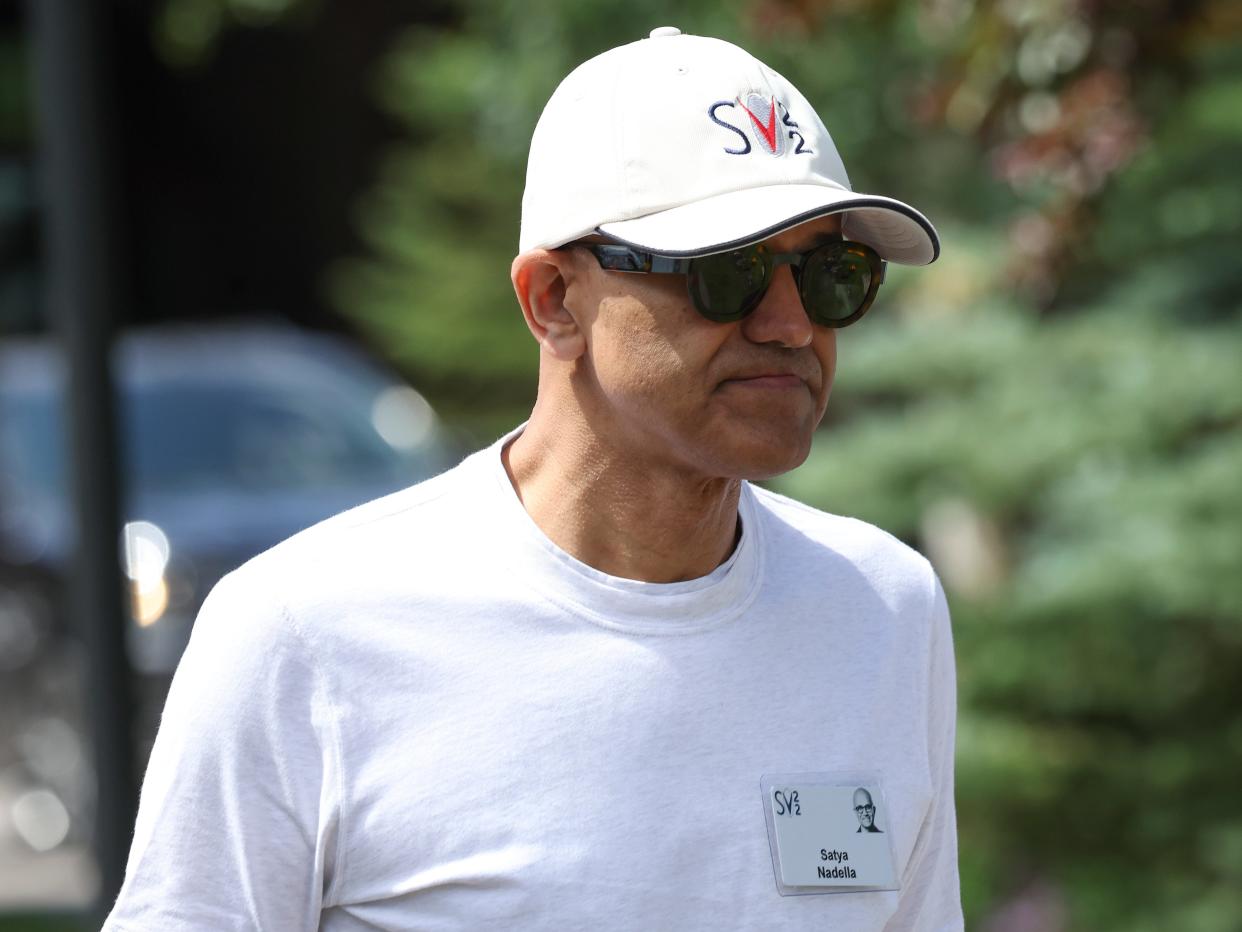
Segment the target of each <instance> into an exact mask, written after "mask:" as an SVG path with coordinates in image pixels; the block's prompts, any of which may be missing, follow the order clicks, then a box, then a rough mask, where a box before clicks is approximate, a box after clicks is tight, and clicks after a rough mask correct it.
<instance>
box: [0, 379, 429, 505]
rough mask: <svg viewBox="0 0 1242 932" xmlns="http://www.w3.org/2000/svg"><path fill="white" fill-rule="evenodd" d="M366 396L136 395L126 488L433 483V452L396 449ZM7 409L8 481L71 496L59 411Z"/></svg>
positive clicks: (0, 464)
mask: <svg viewBox="0 0 1242 932" xmlns="http://www.w3.org/2000/svg"><path fill="white" fill-rule="evenodd" d="M358 394H359V397H348V396H343V395H339V394H332V393H326V394H325V393H320V394H311V393H309V392H308V393H306V394H294V393H292V392H290V391H282V390H281V389H280V388H278V387H275V386H264V385H255V384H236V383H223V382H217V383H212V382H183V383H174V384H172V385H164V384H161V385H160V386H159V387H158V388H152V387H143V388H131V389H130V390H129V391H127V392H126V395H125V400H124V404H123V406H122V413H121V435H122V437H123V438H124V443H123V451H124V463H123V466H124V472H125V475H126V480H127V482H128V483H129V484H130V485H131V488H134V489H136V490H139V491H142V492H153V493H179V492H187V491H200V490H204V489H213V488H215V489H238V490H251V491H265V490H296V489H313V488H320V487H324V486H332V485H348V484H353V483H387V484H401V483H407V482H414V481H417V480H418V479H420V478H422V477H423V476H425V475H427V474H428V472H429V471H430V470H431V469H432V468H433V467H432V464H431V463H430V462H429V460H430V459H431V458H433V457H434V451H433V450H432V449H431V444H430V443H423V444H421V445H415V446H413V447H410V448H407V449H401V448H398V447H394V446H393V445H392V444H391V443H390V442H388V441H386V440H385V439H384V437H383V436H382V435H381V434H380V432H379V431H378V430H377V428H376V426H375V423H374V419H373V418H372V417H371V415H370V405H371V404H372V402H373V401H374V399H375V397H376V391H375V390H373V389H372V390H370V391H367V392H361V391H360V392H359V393H358ZM0 406H2V407H0V425H2V426H0V472H6V473H9V474H10V475H11V476H12V477H14V478H15V480H16V484H17V486H18V487H19V488H25V489H32V490H34V491H35V492H37V493H42V494H50V495H61V494H63V493H64V491H65V488H66V486H65V483H66V477H65V473H64V464H65V462H66V457H65V456H64V438H63V437H62V436H61V423H62V422H61V415H60V411H59V410H58V406H57V405H55V404H53V403H52V398H51V397H50V396H49V395H46V394H45V395H38V394H32V393H27V394H22V395H13V396H9V397H8V398H5V399H3V401H0Z"/></svg>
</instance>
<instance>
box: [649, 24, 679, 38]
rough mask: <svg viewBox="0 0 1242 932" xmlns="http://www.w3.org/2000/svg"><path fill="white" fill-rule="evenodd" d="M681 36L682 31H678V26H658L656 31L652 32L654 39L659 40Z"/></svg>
mask: <svg viewBox="0 0 1242 932" xmlns="http://www.w3.org/2000/svg"><path fill="white" fill-rule="evenodd" d="M679 35H681V30H680V29H678V28H677V27H676V26H657V27H656V28H655V29H653V30H651V38H652V39H659V38H662V37H664V36H679Z"/></svg>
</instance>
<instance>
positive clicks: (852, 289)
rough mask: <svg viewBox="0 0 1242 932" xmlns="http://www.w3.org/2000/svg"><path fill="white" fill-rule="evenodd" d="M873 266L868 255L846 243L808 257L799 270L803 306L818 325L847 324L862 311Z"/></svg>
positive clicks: (872, 275) (826, 248)
mask: <svg viewBox="0 0 1242 932" xmlns="http://www.w3.org/2000/svg"><path fill="white" fill-rule="evenodd" d="M874 275H875V266H874V265H873V264H872V262H871V259H870V257H869V256H868V254H867V253H866V252H865V251H864V250H863V249H862V248H861V247H858V246H855V245H852V244H849V243H832V244H830V245H828V246H825V247H824V248H823V249H820V250H817V251H816V252H815V253H814V254H813V255H811V256H809V257H808V258H807V261H806V264H805V265H804V266H803V267H802V281H801V291H802V304H803V306H804V307H805V308H806V311H807V314H808V315H809V316H810V318H811V319H812V320H813V321H815V322H816V323H817V324H823V325H824V326H826V327H833V326H837V327H839V326H841V325H842V324H847V323H850V322H851V321H852V320H853V319H854V318H855V316H856V315H860V314H861V311H862V310H864V309H865V308H864V305H865V303H866V301H867V298H868V297H869V296H870V294H871V280H872V278H873V277H874Z"/></svg>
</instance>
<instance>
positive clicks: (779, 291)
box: [742, 265, 815, 349]
mask: <svg viewBox="0 0 1242 932" xmlns="http://www.w3.org/2000/svg"><path fill="white" fill-rule="evenodd" d="M742 333H743V335H744V336H745V337H746V339H748V340H750V342H752V343H779V344H781V345H782V346H787V347H790V348H791V349H800V348H801V347H803V346H809V345H810V343H811V339H812V337H814V335H815V330H814V325H813V324H812V323H811V320H810V318H809V317H807V315H806V311H805V310H803V307H802V296H801V295H799V294H798V285H797V282H795V281H794V277H793V270H792V269H791V268H790V267H789V266H788V265H781V266H779V267H778V268H777V269H776V272H775V275H774V277H773V279H772V284H771V285H770V286H769V287H768V292H767V294H765V295H764V296H763V300H762V301H760V302H759V306H758V307H757V308H755V309H754V310H753V311H751V312H750V314H749V315H747V316H746V317H745V318H743V320H742Z"/></svg>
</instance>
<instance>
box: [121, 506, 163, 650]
mask: <svg viewBox="0 0 1242 932" xmlns="http://www.w3.org/2000/svg"><path fill="white" fill-rule="evenodd" d="M122 533H123V535H124V546H123V554H124V564H125V575H126V576H128V577H129V581H130V610H131V612H132V613H133V617H134V621H135V622H136V623H137V624H138V626H139V627H141V628H146V627H149V626H150V625H153V624H155V623H156V622H157V621H159V620H160V618H162V617H163V616H164V612H165V610H166V609H167V608H168V581H167V580H166V579H165V578H164V571H165V570H166V569H167V568H168V558H169V556H170V555H171V550H170V548H169V545H168V535H167V534H165V533H164V532H163V531H162V530H160V528H159V527H158V526H157V525H154V524H152V523H151V522H150V521H130V522H128V523H127V524H126V525H125V528H124V530H123V532H122Z"/></svg>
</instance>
